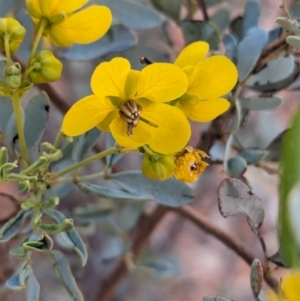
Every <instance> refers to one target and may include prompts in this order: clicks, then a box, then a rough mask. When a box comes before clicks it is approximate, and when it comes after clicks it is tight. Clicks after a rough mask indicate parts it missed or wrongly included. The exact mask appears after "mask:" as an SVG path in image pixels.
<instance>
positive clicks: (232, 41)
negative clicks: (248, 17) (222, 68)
mask: <svg viewBox="0 0 300 301" xmlns="http://www.w3.org/2000/svg"><path fill="white" fill-rule="evenodd" d="M222 42H223V44H224V46H225V48H226V51H225V55H226V56H227V57H228V58H229V59H230V60H232V61H234V62H235V61H236V57H237V40H236V38H235V37H234V35H232V34H228V33H225V34H224V35H223V37H222Z"/></svg>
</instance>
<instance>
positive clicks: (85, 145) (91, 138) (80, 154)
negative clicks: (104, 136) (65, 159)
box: [72, 128, 101, 162]
mask: <svg viewBox="0 0 300 301" xmlns="http://www.w3.org/2000/svg"><path fill="white" fill-rule="evenodd" d="M100 134H101V132H100V131H99V130H98V129H97V128H93V129H92V130H90V131H88V132H87V133H85V134H83V135H81V136H79V137H78V139H77V141H76V143H75V144H74V148H73V151H72V157H73V159H74V161H75V162H79V161H81V160H83V159H84V158H86V156H87V155H88V153H89V151H90V150H91V149H92V147H93V146H94V145H95V144H96V142H97V141H98V139H99V137H100Z"/></svg>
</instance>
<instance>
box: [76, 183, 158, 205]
mask: <svg viewBox="0 0 300 301" xmlns="http://www.w3.org/2000/svg"><path fill="white" fill-rule="evenodd" d="M78 187H79V188H80V189H81V190H82V191H83V192H85V193H88V194H91V195H94V196H97V197H103V198H106V199H112V200H122V201H154V198H153V196H152V195H147V194H137V193H132V192H126V191H122V190H117V189H112V188H108V187H104V186H99V185H94V184H78Z"/></svg>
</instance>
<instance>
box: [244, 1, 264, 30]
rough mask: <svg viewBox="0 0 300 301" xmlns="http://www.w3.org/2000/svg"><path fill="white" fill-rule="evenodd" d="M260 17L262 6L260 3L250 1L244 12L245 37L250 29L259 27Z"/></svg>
mask: <svg viewBox="0 0 300 301" xmlns="http://www.w3.org/2000/svg"><path fill="white" fill-rule="evenodd" d="M259 15H260V4H259V2H258V1H248V2H247V4H246V7H245V11H244V18H243V33H244V35H245V34H246V33H247V32H248V30H249V29H251V28H253V27H257V25H258V20H259Z"/></svg>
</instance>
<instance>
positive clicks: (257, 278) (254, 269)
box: [250, 258, 264, 298]
mask: <svg viewBox="0 0 300 301" xmlns="http://www.w3.org/2000/svg"><path fill="white" fill-rule="evenodd" d="M263 279H264V269H263V267H262V264H261V262H260V260H259V259H258V258H255V259H254V260H253V261H252V264H251V269H250V285H251V289H252V293H253V295H254V297H255V298H257V297H258V295H259V293H260V291H261V289H262V284H263Z"/></svg>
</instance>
